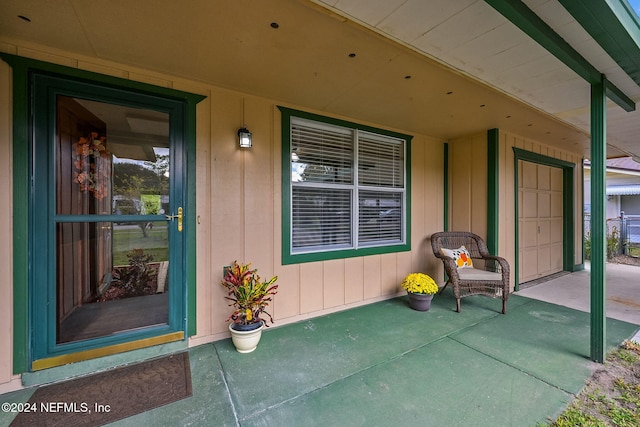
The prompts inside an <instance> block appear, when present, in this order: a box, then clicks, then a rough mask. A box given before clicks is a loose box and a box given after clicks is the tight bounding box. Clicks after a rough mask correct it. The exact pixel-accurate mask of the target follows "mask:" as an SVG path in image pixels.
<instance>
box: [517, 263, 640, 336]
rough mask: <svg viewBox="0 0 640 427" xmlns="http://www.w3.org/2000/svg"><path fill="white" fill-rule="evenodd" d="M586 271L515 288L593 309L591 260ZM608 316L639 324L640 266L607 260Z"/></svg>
mask: <svg viewBox="0 0 640 427" xmlns="http://www.w3.org/2000/svg"><path fill="white" fill-rule="evenodd" d="M585 267H586V268H585V270H584V271H578V272H575V273H571V274H566V275H564V276H560V277H558V278H555V279H553V280H549V281H547V282H544V283H540V284H537V285H534V286H531V287H528V288H525V289H522V290H520V291H518V292H516V295H521V296H525V297H529V298H534V299H537V300H541V301H547V302H551V303H554V304H560V305H563V306H565V307H570V308H573V309H576V310H580V311H584V312H587V313H588V312H589V311H590V280H591V279H590V275H589V264H588V263H587V264H586V265H585ZM606 271H607V283H606V294H607V302H606V311H607V313H606V314H607V317H610V318H612V319H618V320H623V321H625V322H629V323H633V324H636V325H640V267H638V266H633V265H624V264H611V263H607V265H606Z"/></svg>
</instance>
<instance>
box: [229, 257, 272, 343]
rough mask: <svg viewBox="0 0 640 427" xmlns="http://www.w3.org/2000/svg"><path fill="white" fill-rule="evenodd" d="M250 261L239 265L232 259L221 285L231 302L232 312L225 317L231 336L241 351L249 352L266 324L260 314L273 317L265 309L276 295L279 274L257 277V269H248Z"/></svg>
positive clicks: (270, 318)
mask: <svg viewBox="0 0 640 427" xmlns="http://www.w3.org/2000/svg"><path fill="white" fill-rule="evenodd" d="M250 266H251V264H250V263H249V264H238V262H237V261H234V262H233V264H232V265H231V266H230V267H226V268H225V272H224V277H223V279H222V286H224V287H225V288H227V290H228V291H229V293H228V295H227V296H226V297H225V298H226V299H227V300H229V301H231V303H230V304H229V306H232V307H233V308H234V311H233V313H231V315H230V316H229V318H228V319H227V321H228V322H230V323H229V331H230V332H231V339H232V341H233V344H234V345H235V346H236V350H238V351H239V352H240V353H250V352H252V351H253V350H255V349H256V347H257V345H258V342H259V341H260V337H261V336H262V329H263V328H264V327H265V326H266V327H268V325H267V322H266V321H265V319H263V318H262V316H263V315H266V316H268V317H269V320H270V321H271V323H273V318H272V317H271V315H270V314H269V313H268V312H267V311H266V307H267V306H268V305H269V302H270V301H272V296H273V295H275V294H276V292H277V289H278V285H275V284H274V283H275V281H276V280H278V276H274V277H272V278H271V280H268V281H266V282H263V281H262V280H261V279H260V276H258V270H257V269H253V270H251V269H250V268H249V267H250Z"/></svg>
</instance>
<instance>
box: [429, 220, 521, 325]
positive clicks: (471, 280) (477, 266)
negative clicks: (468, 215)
mask: <svg viewBox="0 0 640 427" xmlns="http://www.w3.org/2000/svg"><path fill="white" fill-rule="evenodd" d="M463 245H464V247H465V248H466V249H467V251H468V252H469V255H470V256H471V259H472V261H473V268H458V266H457V264H456V262H455V261H454V259H453V258H452V257H450V256H446V255H445V254H444V252H443V251H442V249H443V248H445V249H458V248H460V247H461V246H463ZM431 248H432V249H433V254H434V255H435V256H436V257H438V258H440V259H441V260H442V262H443V263H444V269H445V272H446V273H447V277H448V278H449V280H448V281H447V283H446V284H445V285H444V287H443V288H442V290H441V291H440V292H442V291H444V289H445V288H446V287H447V285H448V284H449V283H451V285H452V286H453V296H454V297H455V298H456V311H457V312H458V313H459V312H460V298H463V297H466V296H470V295H478V294H482V295H488V296H490V297H493V298H496V297H502V314H506V313H507V300H508V299H509V264H508V263H507V261H506V260H505V259H504V258H501V257H498V256H493V255H490V254H489V250H488V249H487V244H486V243H485V242H484V240H482V238H481V237H480V236H478V235H476V234H473V233H469V232H466V231H445V232H439V233H434V234H433V235H432V236H431Z"/></svg>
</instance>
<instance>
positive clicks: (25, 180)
mask: <svg viewBox="0 0 640 427" xmlns="http://www.w3.org/2000/svg"><path fill="white" fill-rule="evenodd" d="M0 59H2V60H4V61H5V62H6V63H8V64H9V65H10V66H11V67H12V70H13V73H12V81H13V93H12V102H13V110H12V112H13V145H12V149H13V190H14V191H13V218H14V223H13V236H14V239H13V255H14V256H13V259H14V261H13V267H14V270H13V272H14V276H13V277H14V282H13V291H14V292H13V307H14V310H13V313H14V315H13V316H14V319H13V328H14V329H13V373H14V374H20V373H23V372H26V371H29V370H30V369H31V363H32V354H31V350H30V342H31V339H32V337H31V334H30V332H29V331H30V320H29V319H30V317H31V315H32V310H33V308H34V307H32V306H31V304H30V298H29V295H30V293H31V292H33V291H32V289H31V287H30V285H29V284H30V282H31V281H32V280H33V275H32V274H31V267H32V266H35V265H37V264H35V263H34V262H33V260H32V259H31V252H30V249H31V247H30V245H31V243H30V241H31V233H32V227H31V221H32V215H31V209H32V208H31V197H32V196H33V195H32V193H31V174H32V170H31V166H30V165H31V162H32V156H33V153H32V148H31V141H32V139H31V134H32V132H33V131H34V129H32V128H31V124H30V123H31V121H30V117H31V114H32V108H31V107H32V105H31V104H32V99H31V95H30V85H31V75H32V74H33V73H41V74H46V75H50V76H58V77H61V78H63V79H68V80H75V81H78V82H83V83H87V84H92V85H95V86H96V87H103V88H105V89H110V90H113V91H120V92H123V93H126V92H131V93H137V94H140V95H143V96H147V97H149V99H151V98H155V99H157V100H162V99H164V100H171V101H172V102H176V103H179V104H182V106H183V108H182V110H181V112H180V113H179V114H180V115H181V117H180V119H181V120H182V122H183V124H184V128H183V133H182V135H180V137H181V139H182V140H183V142H184V150H183V156H184V158H182V159H177V161H182V164H183V166H184V170H185V172H184V176H183V180H184V181H183V185H184V189H183V194H184V199H183V204H184V206H185V221H184V239H185V248H184V249H185V250H184V253H183V264H184V268H185V270H184V278H183V280H184V283H185V298H184V310H183V313H184V316H183V317H184V324H185V326H184V329H185V331H186V335H188V336H191V335H195V333H196V324H195V319H196V313H195V305H196V295H195V290H196V287H195V282H196V281H195V274H196V264H195V263H196V251H195V225H196V221H195V217H196V215H195V169H196V168H195V164H194V162H195V135H196V121H195V117H196V114H195V113H196V111H195V110H196V105H197V103H198V102H200V101H201V100H203V99H204V98H205V97H204V96H202V95H197V94H192V93H188V92H183V91H178V90H174V89H169V88H163V87H158V86H153V85H150V84H145V83H139V82H134V81H131V80H126V79H121V78H117V77H112V76H105V75H102V74H97V73H93V72H89V71H84V70H79V69H76V68H70V67H66V66H61V65H56V64H51V63H47V62H43V61H37V60H33V59H29V58H24V57H20V56H16V55H10V54H5V53H0ZM183 337H184V339H186V336H185V335H184V334H183ZM147 343H148V345H154V344H156V343H157V342H154V341H153V339H151V340H149V341H148V342H147ZM114 349H115V347H114ZM130 349H132V348H131V347H129V348H121V349H120V351H125V350H130ZM116 350H117V349H116ZM88 356H89V357H95V354H89V355H88Z"/></svg>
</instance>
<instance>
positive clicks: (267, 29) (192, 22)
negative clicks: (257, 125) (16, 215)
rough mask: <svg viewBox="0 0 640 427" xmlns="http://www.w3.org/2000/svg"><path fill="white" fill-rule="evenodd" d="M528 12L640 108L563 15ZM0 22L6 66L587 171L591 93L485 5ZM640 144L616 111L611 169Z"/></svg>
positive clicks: (106, 5)
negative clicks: (579, 159)
mask: <svg viewBox="0 0 640 427" xmlns="http://www.w3.org/2000/svg"><path fill="white" fill-rule="evenodd" d="M598 1H604V0H598ZM524 3H525V4H526V5H527V6H528V7H529V8H531V9H532V10H533V11H534V12H535V14H537V15H538V16H539V17H540V18H542V20H543V21H544V22H546V24H548V25H549V26H550V27H551V28H553V30H555V31H556V32H557V33H558V34H559V35H560V36H561V37H562V38H564V39H565V40H566V41H567V42H568V43H569V44H570V45H571V46H572V47H573V48H574V49H575V50H576V51H578V52H579V53H580V54H581V55H582V56H583V57H584V58H585V59H586V60H587V61H588V62H589V63H591V64H592V65H593V66H594V67H595V68H596V69H597V70H598V71H600V72H602V73H604V74H606V76H607V78H608V79H609V80H610V81H611V82H612V83H613V84H614V85H615V86H616V87H618V88H619V89H620V90H621V91H622V92H624V94H626V95H627V96H629V97H630V98H631V99H632V100H633V101H634V102H635V101H638V100H640V87H639V86H638V84H637V83H636V82H634V80H633V79H632V78H631V77H629V75H628V74H627V72H625V71H624V70H623V68H622V67H621V66H620V65H618V64H617V63H616V62H615V61H614V60H613V59H612V58H611V57H610V56H609V55H608V54H607V53H606V52H605V50H604V49H603V48H602V47H600V45H599V44H598V43H597V42H596V41H595V40H594V38H593V37H592V36H591V35H589V33H587V32H586V31H585V30H584V29H583V28H582V27H581V26H580V24H578V23H577V21H576V19H575V18H573V16H572V15H571V14H570V13H569V12H567V10H565V9H564V8H563V6H562V5H560V3H558V2H556V1H547V0H526V1H525V2H524ZM0 11H1V12H2V13H0V49H2V50H5V51H9V52H10V53H18V54H22V55H26V56H29V55H35V53H30V52H29V49H24V50H22V49H21V50H20V51H19V52H11V51H10V45H11V44H12V42H14V41H23V43H20V44H22V45H24V44H25V43H24V42H26V44H28V45H29V46H31V47H32V48H33V49H34V50H40V51H42V50H43V46H46V47H47V50H51V51H52V52H53V53H55V51H56V50H57V49H60V50H65V51H71V52H74V53H76V54H79V55H85V56H87V57H90V58H98V59H105V60H110V61H115V62H119V63H123V64H127V65H133V66H137V67H140V68H142V69H150V70H155V71H158V72H162V73H169V74H172V75H176V76H179V77H183V78H188V79H193V80H196V81H201V82H204V83H209V84H213V85H216V86H220V87H223V88H229V89H234V90H239V91H243V92H249V93H251V94H255V95H259V96H265V97H269V98H273V99H276V100H279V101H281V102H284V103H292V104H296V105H302V106H304V107H306V108H313V109H317V110H320V111H325V112H327V113H329V114H341V115H346V116H349V117H353V118H354V119H356V120H362V121H366V122H371V123H375V124H379V125H382V126H388V127H396V128H401V129H406V130H409V131H413V132H417V133H423V134H426V135H432V136H435V137H440V138H443V139H448V138H454V137H457V136H462V135H467V134H470V133H474V132H480V131H486V130H487V129H490V128H494V127H497V128H504V129H509V130H511V131H513V132H516V133H518V134H520V135H523V136H525V137H530V138H535V139H537V140H540V141H543V142H544V141H547V142H548V143H550V144H552V145H554V146H559V148H565V149H570V150H572V151H575V150H576V149H578V150H581V152H582V154H583V155H584V156H585V157H589V137H588V133H589V105H590V103H589V93H590V92H589V83H587V82H586V81H585V80H583V79H582V78H581V77H579V76H578V75H577V74H576V73H575V72H574V71H572V70H571V69H569V68H568V67H567V66H566V65H564V64H563V63H562V62H561V61H560V60H558V59H557V58H556V57H555V56H553V55H551V54H550V53H548V52H547V51H546V50H545V49H543V48H542V47H540V45H538V44H537V43H536V42H535V41H534V40H532V39H531V38H529V37H528V36H527V35H525V34H524V33H523V32H522V31H521V30H519V29H518V28H517V27H516V26H515V25H514V24H512V23H511V22H509V21H508V20H507V19H506V18H504V17H503V16H502V15H501V14H500V13H498V12H497V11H496V10H495V9H493V8H492V7H491V6H489V4H487V3H486V2H485V1H483V0H457V1H455V2H451V1H449V0H430V1H429V2H425V1H422V0H376V1H373V0H366V1H365V0H312V1H308V0H288V1H285V0H261V1H258V2H256V1H251V0H235V1H223V0H191V1H189V2H176V1H173V0H136V1H134V2H131V1H127V0H94V1H91V2H86V1H81V0H55V1H44V0H3V1H2V5H1V6H0ZM20 15H22V16H24V17H28V18H29V19H30V22H27V21H25V20H23V19H21V18H19V16H20ZM272 23H277V24H278V26H279V28H277V29H276V28H272V26H271V24H272ZM350 54H355V56H354V57H352V56H350ZM37 56H38V57H39V58H42V54H38V55H37ZM70 65H74V64H70ZM632 65H633V64H632ZM626 66H628V64H626ZM451 70H453V72H451ZM627 71H628V70H627ZM114 73H116V74H117V73H118V72H117V71H116V70H114ZM122 76H123V77H126V75H122ZM504 94H507V95H508V96H506V97H505V96H503V95H504ZM531 107H533V108H531ZM247 125H248V126H249V127H250V126H251V124H250V123H247ZM639 134H640V112H638V111H634V112H630V113H627V112H625V111H624V110H623V109H622V108H620V107H619V106H617V105H615V104H613V103H611V107H610V108H609V109H608V141H609V145H610V146H609V151H608V154H609V156H610V157H613V156H620V155H625V154H636V155H638V156H640V144H639V143H638V142H637V137H636V135H639Z"/></svg>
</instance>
